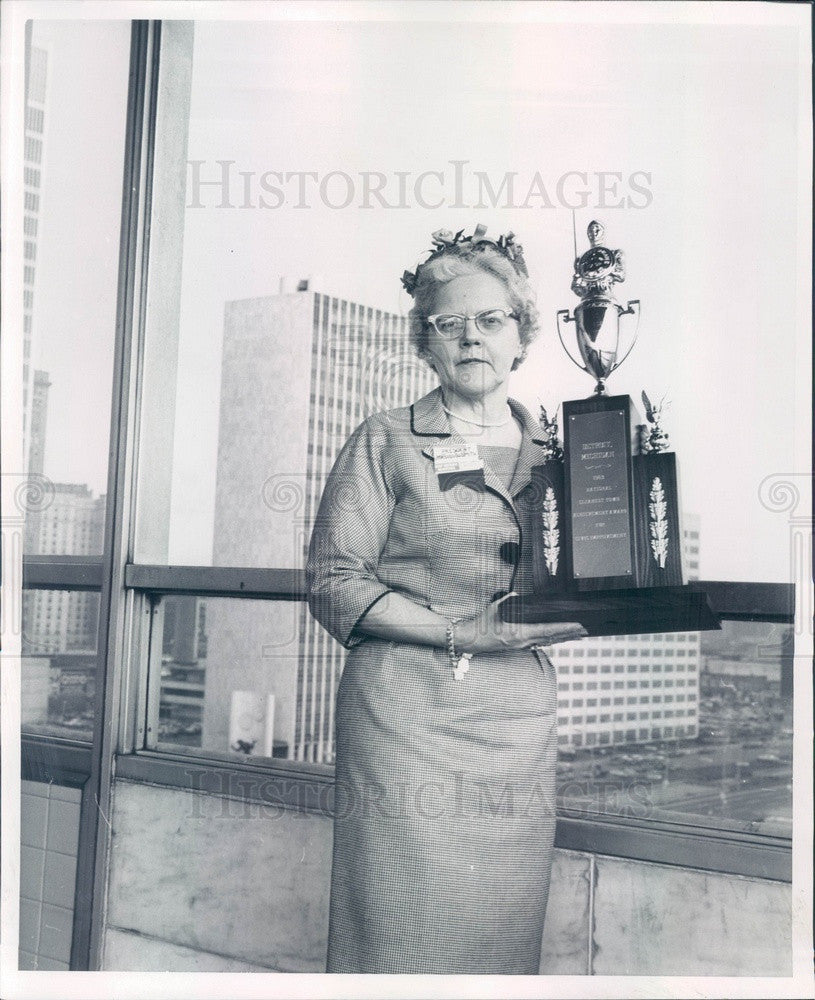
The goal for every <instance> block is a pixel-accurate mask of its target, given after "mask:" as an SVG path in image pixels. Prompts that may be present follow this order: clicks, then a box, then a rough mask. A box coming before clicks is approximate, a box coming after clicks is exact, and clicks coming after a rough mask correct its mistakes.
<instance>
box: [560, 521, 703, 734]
mask: <svg viewBox="0 0 815 1000" xmlns="http://www.w3.org/2000/svg"><path fill="white" fill-rule="evenodd" d="M683 536H684V553H683V555H684V566H685V567H686V569H685V579H686V580H687V581H688V582H690V581H691V580H698V579H699V518H698V517H697V516H696V515H693V514H688V515H685V516H684V517H683ZM548 652H549V655H550V657H551V659H552V662H553V664H554V665H555V668H556V670H557V674H558V730H559V735H558V741H559V743H560V746H561V747H594V746H619V745H622V744H633V743H649V742H651V741H656V740H677V739H693V738H695V737H696V736H697V734H698V732H699V664H700V646H699V633H698V632H666V633H660V634H654V635H621V636H604V637H599V638H595V639H584V640H581V641H580V642H570V643H562V644H558V645H555V646H552V647H551V648H550V650H549V651H548Z"/></svg>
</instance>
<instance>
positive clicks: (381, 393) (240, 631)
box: [202, 283, 436, 762]
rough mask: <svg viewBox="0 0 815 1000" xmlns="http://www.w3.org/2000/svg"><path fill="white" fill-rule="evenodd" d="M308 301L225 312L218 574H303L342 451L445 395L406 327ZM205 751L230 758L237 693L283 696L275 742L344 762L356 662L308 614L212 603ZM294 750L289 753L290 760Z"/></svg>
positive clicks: (278, 299)
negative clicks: (381, 419) (339, 693)
mask: <svg viewBox="0 0 815 1000" xmlns="http://www.w3.org/2000/svg"><path fill="white" fill-rule="evenodd" d="M303 284H305V283H301V289H302V290H300V291H298V292H295V293H290V294H281V295H273V296H268V297H264V298H256V299H245V300H241V301H237V302H229V303H227V305H226V314H225V325H224V345H223V367H222V382H221V411H220V433H219V440H218V469H217V484H216V500H215V528H214V544H213V563H214V565H244V566H259V567H282V568H293V569H302V567H303V566H304V562H305V554H306V551H307V547H308V541H309V536H310V530H311V525H312V523H313V520H314V516H315V514H316V511H317V506H318V504H319V501H320V497H321V495H322V491H323V488H324V486H325V482H326V479H327V476H328V473H329V471H330V469H331V466H332V465H333V462H334V460H335V458H336V456H337V454H338V453H339V450H340V448H341V447H342V445H343V444H344V442H345V441H346V439H347V438H348V436H349V435H350V434H351V432H352V431H353V430H354V428H355V427H357V426H358V425H359V424H360V423H361V422H362V420H363V419H364V418H365V417H366V416H368V415H369V414H371V413H373V412H376V411H379V410H384V409H389V408H392V407H395V406H404V405H407V404H409V403H411V402H413V401H414V400H416V399H418V398H419V397H421V396H423V395H424V394H425V393H426V392H428V391H429V390H430V389H431V388H432V387H433V385H435V382H436V380H435V376H434V375H433V373H432V372H431V371H430V369H429V368H428V367H427V366H426V365H425V363H424V362H422V361H420V360H419V359H418V358H417V357H416V356H415V354H414V353H413V349H412V347H411V345H410V342H409V338H408V332H407V319H406V317H403V316H396V315H393V314H390V313H386V312H382V311H381V310H376V309H372V308H371V307H368V306H363V305H360V304H357V303H354V302H349V301H347V300H345V299H337V298H331V297H329V296H326V295H320V294H318V293H316V292H314V291H313V290H309V289H308V287H302V285H303ZM207 620H208V629H207V631H208V645H209V649H208V658H207V671H206V701H205V708H204V731H203V744H202V745H203V746H204V747H208V748H210V749H221V750H226V749H227V746H228V728H229V712H230V705H231V703H232V698H233V692H235V691H245V690H248V691H255V692H257V693H258V694H264V695H266V694H274V696H275V699H276V706H275V739H276V741H281V742H285V743H286V744H287V755H288V756H290V757H293V758H295V759H298V760H308V761H318V762H320V761H322V762H330V761H332V760H333V746H332V744H333V722H334V717H333V715H334V698H335V694H336V689H337V684H338V682H339V678H340V674H341V671H342V665H343V661H344V651H343V650H342V648H341V647H340V646H339V645H338V644H337V643H335V642H334V641H333V640H332V639H331V638H330V637H329V636H328V635H326V633H325V632H324V631H323V630H322V628H321V627H320V626H319V625H318V624H317V623H316V622H315V621H314V620H313V619H312V618H311V616H310V614H309V612H308V609H307V607H306V605H305V603H304V602H277V601H276V602H264V604H263V605H262V613H261V611H260V608H259V606H258V605H257V604H255V602H251V601H241V600H238V601H220V600H209V601H208V602H207ZM281 749H282V748H281Z"/></svg>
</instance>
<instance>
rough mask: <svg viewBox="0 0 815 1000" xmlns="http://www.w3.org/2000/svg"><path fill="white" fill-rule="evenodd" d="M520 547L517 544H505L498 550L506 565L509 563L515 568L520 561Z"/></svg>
mask: <svg viewBox="0 0 815 1000" xmlns="http://www.w3.org/2000/svg"><path fill="white" fill-rule="evenodd" d="M520 548H521V547H520V545H518V543H517V542H504V543H503V545H501V547H500V548H499V549H498V552H499V554H500V556H501V558H502V559H503V560H504V562H505V563H509V564H510V565H512V566H514V565H515V563H516V562H517V561H518V554H519V552H520Z"/></svg>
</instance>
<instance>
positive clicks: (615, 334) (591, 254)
mask: <svg viewBox="0 0 815 1000" xmlns="http://www.w3.org/2000/svg"><path fill="white" fill-rule="evenodd" d="M604 232H605V230H604V228H603V226H602V225H601V224H600V223H599V222H597V221H596V220H593V221H592V222H590V223H589V225H588V229H587V230H586V234H587V235H588V237H589V243H590V244H591V246H590V247H589V249H588V250H587V251H586V252H585V253H584V254H583V255H582V256H581V257H578V258H577V259H576V260H575V262H574V276H573V278H572V291H573V292H574V293H575V295H578V296H580V304H579V305H577V306H575V310H574V316H573V317H572V316H570V315H569V310H568V309H560V310H559V311H558V313H557V332H558V336H559V337H560V342H561V344H562V345H563V349H564V351H566V354H567V355H568V356H569V358H570V359H571V360H572V361H573V362H574V363H575V364H576V365H577V367H578V368H580V369H582V370H583V371H585V372H589V374H591V375H593V376H594V377H595V379H597V385H596V386H595V389H594V391H595V392H596V393H597V394H598V395H604V394H605V391H606V386H605V380H606V379H607V378H608V376H609V375H610V374H611V373H612V372H613V371H614V370H615V369H616V368H619V367H620V365H621V364H622V363H623V361H625V359H626V358H627V357H628V355H629V354H630V353H631V351H632V349H633V347H634V344H635V343H636V341H637V333H638V330H639V321H640V303H639V300H638V299H632V300H631V301H630V302H629V303H628V304H627V305H625V306H623V305H621V304H620V303H619V302H618V301H617V299H616V298H615V296H614V286H615V284H617V283H618V282H622V281H624V280H625V256H624V255H623V252H622V250H609V249H608V247H604V246H602V245H601V243H600V241H601V240H602V238H603V234H604ZM626 315H635V316H636V317H637V324H636V327H635V328H634V334H633V337H631V340H630V343H628V344H627V346H626V347H625V349H624V351H623V352H622V357H620V356H619V355H620V353H621V344H620V317H621V316H626ZM567 323H574V324H575V332H576V336H577V348H578V350H579V351H580V357H581V358H582V359H583V364H582V365H581V364H580V362H579V361H578V360H577V359H576V358H575V356H574V355H573V354H572V352H571V351H570V350H569V348H568V347H567V346H566V340H565V338H564V334H563V329H562V326H565V324H567Z"/></svg>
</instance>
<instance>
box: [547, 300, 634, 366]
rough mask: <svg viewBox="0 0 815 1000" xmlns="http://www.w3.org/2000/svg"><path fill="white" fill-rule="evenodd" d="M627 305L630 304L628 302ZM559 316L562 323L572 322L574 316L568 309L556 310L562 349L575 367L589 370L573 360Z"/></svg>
mask: <svg viewBox="0 0 815 1000" xmlns="http://www.w3.org/2000/svg"><path fill="white" fill-rule="evenodd" d="M629 305H630V303H629ZM561 317H563V322H564V323H574V317H573V316H570V315H569V310H568V309H558V311H557V335H558V337H560V343H561V344H562V345H563V350H564V351H565V352H566V354H567V355H568V357H569V360H570V361H571V362H572V363H573V364H576V365H577V367H578V368H579V369H580V371H581V372H588V371H589V370H588V368H586V366H585V365H581V364H580V362H579V361H575V359H574V356H573V355H572V352H571V351H570V350H569V348H568V347H567V346H566V341H565V340H564V339H563V333H562V331H561V329H560V319H561ZM632 346H633V345H632ZM589 374H591V373H590V372H589Z"/></svg>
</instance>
